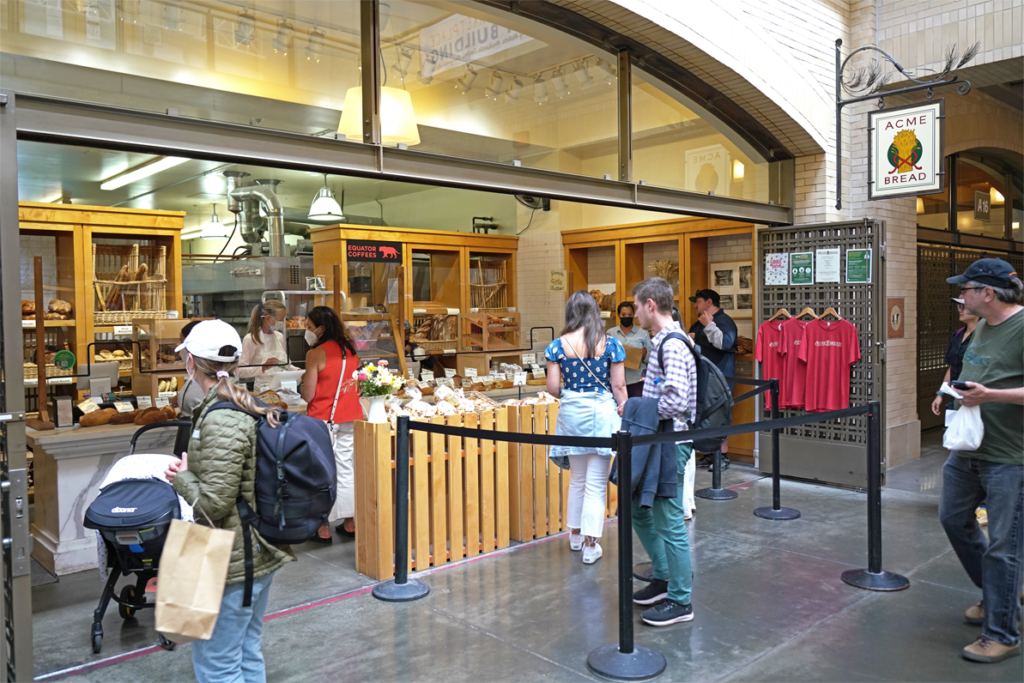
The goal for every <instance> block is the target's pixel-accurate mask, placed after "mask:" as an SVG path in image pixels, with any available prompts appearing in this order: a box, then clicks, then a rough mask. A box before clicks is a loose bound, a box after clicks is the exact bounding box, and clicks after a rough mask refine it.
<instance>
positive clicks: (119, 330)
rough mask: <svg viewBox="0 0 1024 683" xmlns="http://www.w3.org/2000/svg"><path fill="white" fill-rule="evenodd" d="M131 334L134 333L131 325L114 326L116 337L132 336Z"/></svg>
mask: <svg viewBox="0 0 1024 683" xmlns="http://www.w3.org/2000/svg"><path fill="white" fill-rule="evenodd" d="M131 333H132V326H131V325H114V334H115V335H124V334H131Z"/></svg>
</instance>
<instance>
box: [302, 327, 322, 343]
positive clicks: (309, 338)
mask: <svg viewBox="0 0 1024 683" xmlns="http://www.w3.org/2000/svg"><path fill="white" fill-rule="evenodd" d="M303 336H304V337H305V339H306V343H307V344H309V345H310V346H315V345H316V342H317V340H318V339H320V337H318V336H317V335H316V332H313V331H312V330H306V334H305V335H303Z"/></svg>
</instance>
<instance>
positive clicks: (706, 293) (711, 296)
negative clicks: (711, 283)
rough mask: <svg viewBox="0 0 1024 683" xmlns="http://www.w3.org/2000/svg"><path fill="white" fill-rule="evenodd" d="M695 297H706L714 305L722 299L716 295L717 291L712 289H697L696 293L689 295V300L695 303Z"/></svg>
mask: <svg viewBox="0 0 1024 683" xmlns="http://www.w3.org/2000/svg"><path fill="white" fill-rule="evenodd" d="M697 299H708V300H710V301H711V303H713V304H714V305H715V306H718V305H719V303H720V302H721V301H722V299H721V297H719V296H718V292H716V291H715V290H713V289H698V290H697V293H696V294H694V295H693V296H691V297H690V301H692V302H694V303H697Z"/></svg>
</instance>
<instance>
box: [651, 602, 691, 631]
mask: <svg viewBox="0 0 1024 683" xmlns="http://www.w3.org/2000/svg"><path fill="white" fill-rule="evenodd" d="M640 618H641V619H643V620H644V623H645V624H650V625H651V626H669V625H670V624H678V623H679V622H681V621H691V620H692V619H693V607H691V606H690V605H680V604H679V603H678V602H676V601H675V600H670V599H668V598H665V599H664V600H662V601H661V602H659V603H658V604H656V605H655V606H654V607H652V608H650V609H649V610H644V611H643V612H642V613H641V614H640Z"/></svg>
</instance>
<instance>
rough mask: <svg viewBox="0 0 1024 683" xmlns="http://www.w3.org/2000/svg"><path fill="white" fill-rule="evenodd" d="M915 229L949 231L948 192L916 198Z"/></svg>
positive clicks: (947, 172)
mask: <svg viewBox="0 0 1024 683" xmlns="http://www.w3.org/2000/svg"><path fill="white" fill-rule="evenodd" d="M949 159H950V158H949V157H946V177H947V178H949ZM917 227H919V228H931V229H932V230H949V190H948V189H944V190H943V191H942V192H936V193H935V194H925V195H920V196H919V197H918V198H917Z"/></svg>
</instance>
